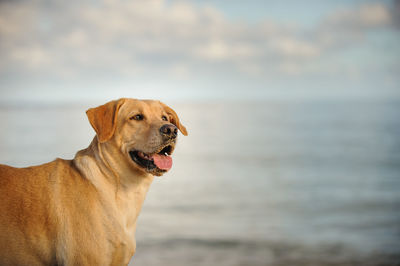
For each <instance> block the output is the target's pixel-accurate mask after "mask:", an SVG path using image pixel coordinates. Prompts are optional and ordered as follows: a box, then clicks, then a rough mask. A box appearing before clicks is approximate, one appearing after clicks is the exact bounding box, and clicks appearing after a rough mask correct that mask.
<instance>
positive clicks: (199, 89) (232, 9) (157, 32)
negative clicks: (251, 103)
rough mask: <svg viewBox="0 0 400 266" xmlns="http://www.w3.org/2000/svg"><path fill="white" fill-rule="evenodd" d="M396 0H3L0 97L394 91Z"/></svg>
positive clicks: (398, 59)
mask: <svg viewBox="0 0 400 266" xmlns="http://www.w3.org/2000/svg"><path fill="white" fill-rule="evenodd" d="M399 3H400V2H399V1H344V0H335V1H317V0H308V1H295V0H286V1H266V0H248V1H240V0H202V1H200V0H193V1H188V0H187V1H185V0H180V1H175V0H148V1H139V0H132V1H124V0H104V1H91V0H84V1H57V0H54V1H46V0H35V1H1V2H0V56H1V58H2V60H1V62H0V102H3V103H7V102H17V101H20V100H21V99H22V100H23V101H24V102H39V103H40V102H43V101H55V102H60V101H78V102H84V101H88V100H99V101H100V100H103V99H104V100H106V99H110V98H118V97H122V96H127V97H138V98H160V99H166V100H169V99H171V100H198V99H200V100H223V99H228V100H232V99H233V100H238V99H247V100H259V99H269V98H275V97H279V98H295V99H296V98H299V97H324V98H332V97H333V98H335V97H339V98H349V97H352V98H354V97H355V98H368V97H369V98H371V97H373V98H375V97H398V95H399V93H398V92H399V85H398V84H400V75H399V74H400V73H399V72H400V71H399V69H400V53H399V48H398V46H399V44H400V20H399V17H400V4H399Z"/></svg>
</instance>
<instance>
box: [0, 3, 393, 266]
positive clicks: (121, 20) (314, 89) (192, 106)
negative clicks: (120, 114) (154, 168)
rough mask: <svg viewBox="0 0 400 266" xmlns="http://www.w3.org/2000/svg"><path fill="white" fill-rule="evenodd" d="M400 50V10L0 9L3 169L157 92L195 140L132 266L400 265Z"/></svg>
mask: <svg viewBox="0 0 400 266" xmlns="http://www.w3.org/2000/svg"><path fill="white" fill-rule="evenodd" d="M399 47H400V1H369V0H365V1H358V0H335V1H319V0H307V1H295V0H286V1H268V0H247V1H240V0H202V1H200V0H182V1H175V0H146V1H138V0H131V1H128V0H125V1H124V0H104V1H94V0H80V1H76V0H72V1H58V0H54V1H50V0H31V1H24V0H2V1H0V58H1V59H0V125H1V130H0V162H1V163H4V164H10V165H13V166H17V167H22V166H28V165H34V164H41V163H44V162H48V161H51V160H53V159H55V158H56V157H62V158H66V159H71V158H73V157H74V154H75V152H76V151H78V150H80V149H83V148H85V147H87V146H88V145H89V143H90V141H91V139H92V138H93V136H94V131H93V130H92V129H91V127H90V125H89V123H88V121H87V119H86V115H85V110H86V109H88V108H89V107H94V106H98V105H100V104H103V103H105V102H107V101H109V100H112V99H117V98H119V97H132V98H151V99H159V100H162V101H164V102H165V103H167V104H168V105H170V106H172V107H173V108H174V109H175V110H176V111H177V113H178V114H179V115H180V118H181V120H182V122H183V124H184V125H185V126H186V127H187V128H188V131H189V136H188V137H183V136H180V139H179V142H180V143H179V144H178V147H177V149H176V151H175V154H174V167H173V169H172V170H171V171H170V172H169V173H168V174H167V175H165V176H163V177H161V178H156V179H155V181H154V183H153V185H152V187H151V189H150V192H149V194H148V196H147V199H146V202H145V204H144V206H143V209H142V213H141V215H140V217H139V223H138V229H137V244H138V247H137V253H136V255H135V256H134V260H133V261H132V262H131V264H130V265H149V266H153V265H154V266H155V265H223V266H224V265H226V266H228V265H257V266H258V265H399V263H400V119H399V117H400V85H399V84H400V50H399ZM99 252H101V251H99Z"/></svg>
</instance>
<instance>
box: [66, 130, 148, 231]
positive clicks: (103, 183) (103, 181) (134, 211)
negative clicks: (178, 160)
mask: <svg viewBox="0 0 400 266" xmlns="http://www.w3.org/2000/svg"><path fill="white" fill-rule="evenodd" d="M106 145H107V144H106V143H99V142H98V140H97V138H96V137H95V138H94V139H93V141H92V143H91V144H90V145H89V147H88V148H86V149H84V150H81V151H79V152H78V153H77V154H76V156H75V158H74V163H75V165H76V166H77V168H78V169H79V170H80V171H81V173H82V175H83V176H84V177H85V178H86V179H88V180H89V181H90V182H91V183H92V184H93V185H94V187H96V189H97V191H98V192H99V193H100V194H101V195H100V196H101V197H107V198H108V199H109V200H111V202H114V203H115V206H110V207H111V208H114V209H116V210H117V212H118V213H119V215H118V216H119V217H121V218H122V219H123V220H124V221H121V222H122V223H123V224H124V226H126V228H127V229H128V231H129V232H130V233H132V234H134V231H135V228H136V220H137V217H138V215H139V212H140V210H141V207H142V205H143V202H144V199H145V196H146V193H147V191H148V189H149V188H150V185H151V183H152V181H153V179H154V177H153V176H152V175H150V174H147V173H143V172H139V171H137V170H134V169H132V167H131V166H129V165H128V164H127V163H123V162H126V158H123V155H122V154H121V153H120V152H119V151H115V150H112V149H111V148H110V147H112V145H110V147H107V148H105V146H106ZM113 198H114V200H113ZM132 231H133V232H132Z"/></svg>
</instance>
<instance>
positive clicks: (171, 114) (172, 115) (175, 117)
mask: <svg viewBox="0 0 400 266" xmlns="http://www.w3.org/2000/svg"><path fill="white" fill-rule="evenodd" d="M160 104H161V106H162V107H163V108H164V110H165V112H166V113H167V114H168V116H169V117H170V119H171V123H172V124H174V125H175V126H176V127H177V128H178V129H179V130H180V131H181V132H182V134H183V135H185V136H187V135H188V133H187V130H186V127H185V126H184V125H182V124H181V123H180V121H179V117H178V115H177V114H176V113H175V111H174V110H173V109H172V108H171V107H169V106H168V105H166V104H164V103H162V102H160Z"/></svg>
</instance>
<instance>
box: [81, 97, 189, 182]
mask: <svg viewBox="0 0 400 266" xmlns="http://www.w3.org/2000/svg"><path fill="white" fill-rule="evenodd" d="M86 114H87V116H88V118H89V121H90V124H91V125H92V127H93V129H94V130H95V131H96V134H97V140H98V142H99V143H107V144H110V145H111V146H113V147H114V148H116V149H115V150H116V151H117V152H118V153H120V154H118V155H119V156H118V157H121V156H122V158H124V159H125V160H127V161H129V162H128V164H129V165H130V167H133V168H135V169H136V170H139V171H143V172H147V173H150V174H152V175H157V176H161V175H162V174H164V173H165V172H167V171H168V170H169V169H170V168H171V167H172V158H171V155H172V153H173V151H174V149H175V145H176V141H177V137H178V130H180V131H181V132H182V134H183V135H185V136H187V131H186V128H185V127H184V126H183V125H182V124H181V123H180V121H179V118H178V115H177V114H176V113H175V111H174V110H173V109H172V108H170V107H169V106H167V105H165V104H163V103H162V102H160V101H153V100H136V99H127V98H123V99H119V100H116V101H112V102H108V103H106V104H104V105H101V106H99V107H96V108H91V109H89V110H88V111H87V112H86Z"/></svg>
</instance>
